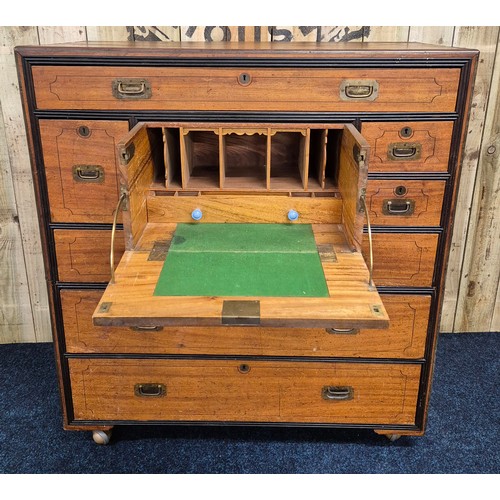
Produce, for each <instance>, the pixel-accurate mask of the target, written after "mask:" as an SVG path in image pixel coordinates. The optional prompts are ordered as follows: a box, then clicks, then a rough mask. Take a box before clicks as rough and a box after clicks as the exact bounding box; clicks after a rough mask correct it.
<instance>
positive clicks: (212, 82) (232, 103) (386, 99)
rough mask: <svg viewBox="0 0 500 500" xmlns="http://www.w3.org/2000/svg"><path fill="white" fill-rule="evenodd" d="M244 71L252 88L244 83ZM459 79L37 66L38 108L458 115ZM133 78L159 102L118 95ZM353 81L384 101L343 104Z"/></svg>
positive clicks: (418, 74) (362, 72)
mask: <svg viewBox="0 0 500 500" xmlns="http://www.w3.org/2000/svg"><path fill="white" fill-rule="evenodd" d="M243 72H247V73H249V74H250V76H251V82H250V84H248V85H240V84H239V83H238V77H239V75H240V74H241V73H243ZM459 77H460V69H458V68H439V69H430V68H423V69H414V68H397V69H392V68H391V69H330V68H328V69H308V70H307V72H304V71H302V70H300V69H288V68H279V69H270V68H244V67H243V68H179V67H170V68H168V69H164V68H157V67H147V66H144V67H128V68H116V67H110V66H102V67H99V68H96V67H92V66H35V67H33V79H34V83H35V93H36V105H37V108H38V109H109V110H112V109H136V110H137V109H158V108H161V109H164V110H192V109H196V110H233V111H237V110H247V111H258V110H260V111H373V112H377V111H383V112H390V111H392V112H405V111H409V112H453V111H455V106H456V93H457V89H458V81H459ZM128 78H136V79H140V80H147V81H148V82H149V83H150V85H151V96H150V97H148V98H144V99H137V98H134V99H122V98H116V97H114V96H113V94H112V93H111V88H112V83H113V81H114V80H116V79H128ZM346 79H347V80H353V81H368V80H376V81H377V82H378V85H379V95H378V97H377V98H376V99H374V100H372V101H367V100H366V99H359V98H358V99H347V100H344V99H342V97H341V94H340V86H341V84H342V82H343V81H344V80H346ZM200 82H203V84H202V85H200ZM291 96H293V100H292V99H291V98H290V97H291Z"/></svg>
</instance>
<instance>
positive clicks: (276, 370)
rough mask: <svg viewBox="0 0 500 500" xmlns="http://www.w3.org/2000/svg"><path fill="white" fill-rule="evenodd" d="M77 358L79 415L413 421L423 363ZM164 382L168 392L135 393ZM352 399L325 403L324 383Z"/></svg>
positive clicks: (73, 372)
mask: <svg viewBox="0 0 500 500" xmlns="http://www.w3.org/2000/svg"><path fill="white" fill-rule="evenodd" d="M243 364H244V365H246V369H248V371H246V372H245V370H244V369H243V368H242V367H241V365H242V363H241V362H238V361H229V360H187V361H186V360H158V359H157V360H153V359H142V360H138V359H133V360H131V359H121V360H118V359H114V360H113V359H92V360H89V359H70V360H69V365H70V377H71V388H72V394H73V406H74V410H75V419H76V420H77V421H78V420H96V421H99V420H120V421H127V420H136V421H148V420H162V421H168V420H171V421H193V422H196V421H223V422H231V421H233V422H237V421H241V422H304V423H306V422H311V423H312V422H315V423H363V424H402V425H405V424H409V425H411V424H414V423H415V411H416V403H417V396H418V386H419V378H420V365H418V364H415V365H411V364H392V365H391V364H385V363H384V364H366V363H321V362H315V363H300V362H299V363H297V362H285V361H249V362H245V363H243ZM148 383H149V384H162V385H163V386H164V394H163V395H161V396H156V397H155V396H139V395H136V386H137V385H138V384H148ZM329 386H331V387H350V388H352V399H350V400H346V401H334V400H330V401H329V400H325V399H323V397H322V390H323V388H324V387H329Z"/></svg>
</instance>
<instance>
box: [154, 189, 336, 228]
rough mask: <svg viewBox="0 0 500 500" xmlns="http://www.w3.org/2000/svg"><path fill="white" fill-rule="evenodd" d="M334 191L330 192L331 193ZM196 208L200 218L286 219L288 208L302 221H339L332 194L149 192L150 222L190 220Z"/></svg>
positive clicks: (275, 220) (248, 220) (277, 220)
mask: <svg viewBox="0 0 500 500" xmlns="http://www.w3.org/2000/svg"><path fill="white" fill-rule="evenodd" d="M332 195H333V193H332ZM196 208H199V209H200V210H201V211H202V212H203V222H207V223H208V222H211V223H214V222H215V223H225V222H237V223H281V224H284V223H289V222H290V221H289V220H288V218H287V214H288V211H289V210H291V209H294V210H296V211H297V212H298V213H299V220H298V222H300V223H302V224H325V223H330V224H338V223H340V222H341V210H342V200H341V199H340V198H338V197H335V196H330V197H321V198H301V197H293V196H286V195H284V196H279V195H264V196H258V195H235V194H234V195H230V194H227V195H226V194H220V195H218V194H204V195H201V196H175V197H174V196H149V197H148V198H147V210H148V221H149V222H150V223H172V222H193V219H192V218H191V212H192V211H193V210H194V209H196Z"/></svg>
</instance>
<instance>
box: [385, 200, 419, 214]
mask: <svg viewBox="0 0 500 500" xmlns="http://www.w3.org/2000/svg"><path fill="white" fill-rule="evenodd" d="M414 211H415V200H384V202H383V204H382V213H383V214H384V215H399V216H401V215H404V216H407V217H408V216H410V215H413V212H414Z"/></svg>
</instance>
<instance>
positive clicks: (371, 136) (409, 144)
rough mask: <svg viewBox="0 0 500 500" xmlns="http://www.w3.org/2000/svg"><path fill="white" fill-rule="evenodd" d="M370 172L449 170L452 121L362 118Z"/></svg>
mask: <svg viewBox="0 0 500 500" xmlns="http://www.w3.org/2000/svg"><path fill="white" fill-rule="evenodd" d="M361 131H362V134H363V137H364V138H365V139H366V140H367V142H368V143H369V144H370V147H371V153H370V172H436V173H438V172H446V171H448V163H449V156H450V146H451V136H452V132H453V122H449V121H448V122H446V121H439V122H425V121H423V122H363V123H362V125H361Z"/></svg>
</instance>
